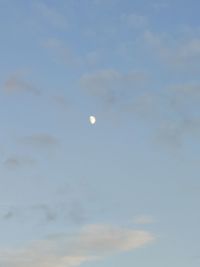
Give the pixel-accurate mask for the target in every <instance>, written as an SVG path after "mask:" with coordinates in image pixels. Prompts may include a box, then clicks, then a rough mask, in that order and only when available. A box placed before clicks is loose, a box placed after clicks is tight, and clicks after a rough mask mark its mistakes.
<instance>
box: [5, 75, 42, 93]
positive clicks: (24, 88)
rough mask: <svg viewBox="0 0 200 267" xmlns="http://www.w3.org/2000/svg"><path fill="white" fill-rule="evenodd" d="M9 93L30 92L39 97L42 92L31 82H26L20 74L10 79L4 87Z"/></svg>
mask: <svg viewBox="0 0 200 267" xmlns="http://www.w3.org/2000/svg"><path fill="white" fill-rule="evenodd" d="M3 89H4V90H5V92H7V93H15V92H30V93H32V94H34V95H39V94H40V90H39V89H38V88H36V87H35V86H33V85H32V84H31V83H30V82H28V81H26V80H24V79H23V78H22V77H21V76H20V75H19V74H14V75H12V76H11V77H10V78H8V79H7V80H6V82H5V84H4V86H3Z"/></svg>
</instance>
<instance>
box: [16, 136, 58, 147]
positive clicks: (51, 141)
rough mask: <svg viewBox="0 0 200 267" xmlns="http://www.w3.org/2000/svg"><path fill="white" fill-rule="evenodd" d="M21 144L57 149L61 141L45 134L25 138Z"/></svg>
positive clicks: (21, 140)
mask: <svg viewBox="0 0 200 267" xmlns="http://www.w3.org/2000/svg"><path fill="white" fill-rule="evenodd" d="M20 142H21V143H23V144H25V145H31V146H34V147H42V148H48V147H55V146H58V144H59V141H58V140H57V139H56V138H55V137H54V136H52V135H49V134H43V133H41V134H33V135H30V136H25V137H23V138H21V139H20Z"/></svg>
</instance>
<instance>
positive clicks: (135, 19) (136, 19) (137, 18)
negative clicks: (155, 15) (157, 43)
mask: <svg viewBox="0 0 200 267" xmlns="http://www.w3.org/2000/svg"><path fill="white" fill-rule="evenodd" d="M121 20H122V22H125V23H126V24H127V25H128V26H129V27H131V28H134V29H140V28H146V27H147V25H148V19H147V17H146V16H144V15H138V14H135V13H131V14H123V15H122V16H121Z"/></svg>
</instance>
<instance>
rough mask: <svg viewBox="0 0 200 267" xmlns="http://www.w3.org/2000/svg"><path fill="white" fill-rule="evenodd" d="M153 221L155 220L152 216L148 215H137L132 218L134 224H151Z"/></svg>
mask: <svg viewBox="0 0 200 267" xmlns="http://www.w3.org/2000/svg"><path fill="white" fill-rule="evenodd" d="M154 222H155V220H154V218H153V217H152V216H149V215H138V216H135V217H134V218H133V223H134V224H140V225H145V224H152V223H154Z"/></svg>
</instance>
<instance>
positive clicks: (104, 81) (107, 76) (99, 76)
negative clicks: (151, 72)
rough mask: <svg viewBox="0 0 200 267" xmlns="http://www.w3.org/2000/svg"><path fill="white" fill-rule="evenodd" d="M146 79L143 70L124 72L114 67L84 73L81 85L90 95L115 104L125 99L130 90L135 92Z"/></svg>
mask: <svg viewBox="0 0 200 267" xmlns="http://www.w3.org/2000/svg"><path fill="white" fill-rule="evenodd" d="M146 80H147V77H146V75H145V74H144V73H142V72H136V71H132V72H128V73H122V72H119V71H117V70H114V69H104V70H99V71H96V72H92V73H88V74H84V75H83V76H82V77H81V79H80V85H81V87H82V88H84V89H85V90H86V92H87V93H89V95H91V96H95V97H97V98H100V99H101V100H103V101H104V102H106V103H109V104H113V103H116V102H118V101H123V100H124V98H126V97H127V96H129V94H130V92H132V93H133V92H135V91H136V90H137V89H138V88H140V87H141V86H142V85H143V84H144V82H145V81H146Z"/></svg>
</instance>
